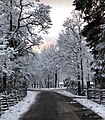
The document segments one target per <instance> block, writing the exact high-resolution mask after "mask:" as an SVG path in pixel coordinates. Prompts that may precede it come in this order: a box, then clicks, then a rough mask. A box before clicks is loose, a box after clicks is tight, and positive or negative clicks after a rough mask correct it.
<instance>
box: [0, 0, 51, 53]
mask: <svg viewBox="0 0 105 120" xmlns="http://www.w3.org/2000/svg"><path fill="white" fill-rule="evenodd" d="M0 3H1V4H0V8H1V9H0V13H1V14H0V33H1V36H2V35H4V34H6V37H7V39H8V46H10V47H13V48H14V49H15V51H18V53H19V54H22V53H24V54H25V52H26V51H27V50H29V49H30V48H31V46H32V45H38V44H39V42H40V40H41V37H40V36H38V35H37V33H38V32H41V31H42V32H47V29H48V28H49V27H50V25H51V20H50V16H49V12H50V10H49V9H50V7H49V6H46V5H44V4H41V3H40V2H39V1H38V0H36V1H32V2H31V1H26V0H17V1H15V0H9V1H6V0H1V1H0Z"/></svg>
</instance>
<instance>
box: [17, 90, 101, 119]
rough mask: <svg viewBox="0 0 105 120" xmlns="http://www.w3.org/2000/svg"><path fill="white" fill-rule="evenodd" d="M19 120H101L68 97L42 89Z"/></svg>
mask: <svg viewBox="0 0 105 120" xmlns="http://www.w3.org/2000/svg"><path fill="white" fill-rule="evenodd" d="M19 120H102V118H101V117H100V116H98V115H97V114H95V113H93V112H92V111H91V110H89V109H87V108H85V107H84V106H82V105H80V104H79V103H77V102H76V101H74V100H73V99H72V98H70V97H66V96H63V95H61V94H58V93H54V92H49V91H43V92H41V93H40V94H39V96H38V98H37V102H35V103H33V105H32V106H31V107H30V109H29V110H28V111H27V112H26V113H24V114H23V115H22V117H21V118H20V119H19Z"/></svg>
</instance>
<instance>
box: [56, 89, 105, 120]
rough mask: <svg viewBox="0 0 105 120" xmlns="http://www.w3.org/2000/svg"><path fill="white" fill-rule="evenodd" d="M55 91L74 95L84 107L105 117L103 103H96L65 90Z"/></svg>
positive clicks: (69, 95) (68, 95)
mask: <svg viewBox="0 0 105 120" xmlns="http://www.w3.org/2000/svg"><path fill="white" fill-rule="evenodd" d="M57 93H60V94H63V95H65V96H67V97H75V98H74V100H76V101H77V102H79V103H80V104H81V105H83V106H85V107H86V108H88V109H91V110H92V111H94V112H95V113H97V114H98V115H99V116H101V117H102V118H104V119H105V105H100V104H97V103H95V102H93V101H91V100H88V99H87V98H86V97H83V96H77V95H73V94H72V93H70V92H67V91H57Z"/></svg>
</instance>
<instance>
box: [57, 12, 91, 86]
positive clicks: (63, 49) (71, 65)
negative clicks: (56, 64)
mask: <svg viewBox="0 0 105 120" xmlns="http://www.w3.org/2000/svg"><path fill="white" fill-rule="evenodd" d="M63 26H64V30H63V31H62V33H61V34H60V35H59V39H58V41H57V42H58V46H59V51H60V55H61V61H62V62H63V64H61V65H62V68H63V69H64V70H65V71H66V72H67V71H68V73H69V77H70V79H76V80H77V79H78V80H80V81H81V82H82V87H84V79H85V80H86V78H84V75H85V76H86V73H84V70H85V67H86V64H87V63H86V61H87V60H88V61H89V62H90V60H89V58H88V57H87V55H89V52H88V51H89V50H88V48H86V46H85V42H84V37H83V36H82V35H81V34H80V33H81V30H82V28H83V20H82V18H81V13H80V12H76V11H73V12H72V18H67V19H66V21H65V22H64V24H63ZM87 53H88V54H87ZM89 56H91V55H89ZM87 58H88V59H87Z"/></svg>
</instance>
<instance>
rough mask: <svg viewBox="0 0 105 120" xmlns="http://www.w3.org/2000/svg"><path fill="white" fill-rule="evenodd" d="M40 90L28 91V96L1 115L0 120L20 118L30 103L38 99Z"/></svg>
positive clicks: (16, 119)
mask: <svg viewBox="0 0 105 120" xmlns="http://www.w3.org/2000/svg"><path fill="white" fill-rule="evenodd" d="M38 93H39V92H33V91H28V94H27V96H26V98H24V99H23V100H22V101H21V102H19V103H18V104H16V105H15V106H12V107H10V108H9V110H7V111H5V112H4V114H3V115H2V116H1V117H0V120H18V119H19V117H20V116H21V115H22V114H23V113H24V112H26V111H27V110H28V109H29V107H30V105H31V104H32V103H33V102H34V101H35V100H36V96H37V94H38Z"/></svg>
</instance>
